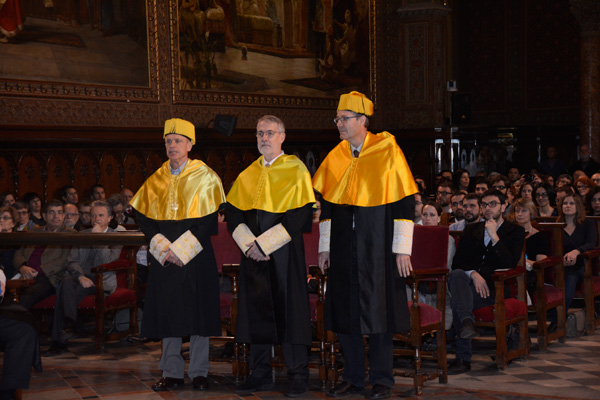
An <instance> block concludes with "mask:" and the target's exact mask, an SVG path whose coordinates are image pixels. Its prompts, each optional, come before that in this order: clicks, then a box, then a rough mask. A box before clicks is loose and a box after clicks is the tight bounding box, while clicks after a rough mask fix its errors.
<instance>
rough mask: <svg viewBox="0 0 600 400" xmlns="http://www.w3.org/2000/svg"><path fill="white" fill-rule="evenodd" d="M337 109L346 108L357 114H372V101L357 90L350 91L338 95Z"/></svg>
mask: <svg viewBox="0 0 600 400" xmlns="http://www.w3.org/2000/svg"><path fill="white" fill-rule="evenodd" d="M337 110H338V111H343V110H348V111H354V112H355V113H358V114H365V115H366V116H368V117H370V116H371V115H373V102H372V101H371V100H369V98H368V97H367V96H365V95H364V94H362V93H359V92H350V93H347V94H343V95H341V96H340V103H339V104H338V108H337Z"/></svg>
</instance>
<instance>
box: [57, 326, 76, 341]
mask: <svg viewBox="0 0 600 400" xmlns="http://www.w3.org/2000/svg"><path fill="white" fill-rule="evenodd" d="M74 337H75V331H74V330H73V329H71V328H66V329H63V330H62V331H60V332H59V333H58V339H59V340H60V341H61V342H66V341H68V340H70V339H73V338H74Z"/></svg>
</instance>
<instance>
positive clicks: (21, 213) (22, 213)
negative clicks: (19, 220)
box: [17, 210, 29, 215]
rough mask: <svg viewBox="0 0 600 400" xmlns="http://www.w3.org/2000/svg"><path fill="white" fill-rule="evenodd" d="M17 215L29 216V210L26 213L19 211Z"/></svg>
mask: <svg viewBox="0 0 600 400" xmlns="http://www.w3.org/2000/svg"><path fill="white" fill-rule="evenodd" d="M17 214H19V215H27V214H29V211H27V210H26V211H17Z"/></svg>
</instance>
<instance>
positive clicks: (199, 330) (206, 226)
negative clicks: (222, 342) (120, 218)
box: [136, 212, 221, 338]
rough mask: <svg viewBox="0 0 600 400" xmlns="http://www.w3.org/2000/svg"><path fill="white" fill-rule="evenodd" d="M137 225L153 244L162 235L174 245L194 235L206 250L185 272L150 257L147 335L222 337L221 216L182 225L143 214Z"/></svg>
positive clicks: (144, 331) (144, 330) (144, 324)
mask: <svg viewBox="0 0 600 400" xmlns="http://www.w3.org/2000/svg"><path fill="white" fill-rule="evenodd" d="M136 221H137V223H138V225H139V227H140V230H141V231H142V232H143V233H144V235H145V236H146V238H147V239H148V241H150V240H151V239H152V238H153V237H154V235H156V234H158V233H161V234H163V235H164V236H165V237H166V238H167V239H169V240H170V241H171V242H174V241H175V240H177V239H178V238H179V237H180V236H181V235H182V234H183V233H185V232H186V231H187V230H190V231H191V233H192V234H193V235H194V236H195V237H196V239H197V240H198V241H199V242H200V244H201V245H202V247H203V250H202V251H201V252H200V253H199V254H197V255H196V256H195V257H194V258H193V259H192V260H190V262H189V263H187V264H186V265H184V266H183V267H178V266H177V265H174V264H171V263H167V264H166V265H165V266H164V267H163V266H162V265H161V264H160V263H159V262H158V261H157V260H156V259H155V258H154V256H152V254H150V252H148V263H149V273H148V287H147V290H146V300H145V303H144V315H143V319H142V335H143V336H145V337H150V338H165V337H184V336H188V335H200V336H219V335H220V334H221V322H220V306H219V276H218V271H217V262H216V260H215V254H214V252H213V248H212V244H211V241H210V236H211V235H216V234H217V233H218V219H217V213H216V212H214V213H212V214H209V215H206V216H204V217H202V218H189V219H184V220H181V221H159V220H154V219H150V218H147V217H146V216H145V215H143V214H141V213H139V212H137V213H136Z"/></svg>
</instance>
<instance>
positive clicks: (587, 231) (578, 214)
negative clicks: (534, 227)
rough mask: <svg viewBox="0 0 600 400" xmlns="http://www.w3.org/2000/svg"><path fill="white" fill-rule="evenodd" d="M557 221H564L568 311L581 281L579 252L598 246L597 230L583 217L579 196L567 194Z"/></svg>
mask: <svg viewBox="0 0 600 400" xmlns="http://www.w3.org/2000/svg"><path fill="white" fill-rule="evenodd" d="M558 221H559V222H565V224H566V225H565V227H564V228H563V246H564V252H565V255H564V257H563V259H564V264H565V309H566V311H567V312H568V310H569V307H570V306H571V302H572V301H573V296H574V295H575V288H576V287H577V284H578V283H579V282H581V281H583V259H582V258H581V253H583V252H586V251H588V250H592V249H595V248H596V247H597V246H598V231H597V229H596V224H595V223H594V222H593V221H590V220H586V219H585V207H584V205H583V201H582V200H581V197H580V196H579V195H577V194H568V195H566V196H565V198H564V199H563V201H562V204H561V207H560V209H559V217H558Z"/></svg>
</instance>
